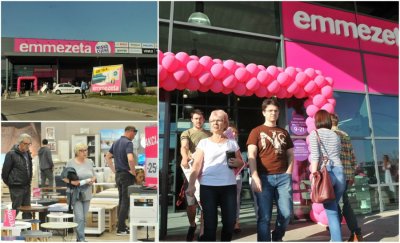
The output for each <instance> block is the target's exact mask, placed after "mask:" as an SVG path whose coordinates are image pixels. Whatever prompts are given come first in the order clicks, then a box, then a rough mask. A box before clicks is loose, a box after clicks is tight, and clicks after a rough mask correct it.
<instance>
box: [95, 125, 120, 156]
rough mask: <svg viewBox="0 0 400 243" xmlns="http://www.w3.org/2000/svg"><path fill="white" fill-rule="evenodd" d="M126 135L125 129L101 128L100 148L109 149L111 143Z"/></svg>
mask: <svg viewBox="0 0 400 243" xmlns="http://www.w3.org/2000/svg"><path fill="white" fill-rule="evenodd" d="M122 135H124V129H101V130H100V148H101V150H106V151H108V150H109V149H110V148H111V145H112V144H113V143H114V141H116V140H117V139H119V138H120V137H121V136H122Z"/></svg>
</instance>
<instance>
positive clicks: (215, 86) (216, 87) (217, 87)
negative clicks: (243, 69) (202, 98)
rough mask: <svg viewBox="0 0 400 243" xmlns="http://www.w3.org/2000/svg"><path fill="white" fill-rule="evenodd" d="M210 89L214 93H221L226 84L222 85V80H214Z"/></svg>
mask: <svg viewBox="0 0 400 243" xmlns="http://www.w3.org/2000/svg"><path fill="white" fill-rule="evenodd" d="M210 89H211V91H212V92H214V93H221V92H222V90H223V89H224V86H223V85H222V83H221V81H219V80H214V82H213V83H212V84H211V86H210Z"/></svg>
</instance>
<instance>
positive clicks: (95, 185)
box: [93, 182, 116, 194]
mask: <svg viewBox="0 0 400 243" xmlns="http://www.w3.org/2000/svg"><path fill="white" fill-rule="evenodd" d="M104 186H112V187H115V186H116V184H115V183H114V182H101V183H93V194H96V193H97V188H100V191H103V190H104Z"/></svg>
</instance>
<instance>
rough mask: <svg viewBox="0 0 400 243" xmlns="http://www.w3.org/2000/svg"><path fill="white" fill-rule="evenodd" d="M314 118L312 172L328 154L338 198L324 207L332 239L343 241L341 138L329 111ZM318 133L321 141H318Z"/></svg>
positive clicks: (344, 180)
mask: <svg viewBox="0 0 400 243" xmlns="http://www.w3.org/2000/svg"><path fill="white" fill-rule="evenodd" d="M314 119H315V127H316V128H317V130H316V131H312V132H311V134H310V149H311V161H310V162H311V174H313V173H314V172H315V171H317V169H318V166H320V165H321V162H320V161H322V158H321V156H327V157H328V158H329V161H328V163H327V170H328V172H329V176H330V179H331V182H332V185H333V189H334V191H335V196H336V199H335V200H332V201H330V202H326V203H324V208H325V212H326V215H327V217H328V224H329V232H330V234H331V241H342V230H341V226H340V222H339V209H338V205H339V201H340V199H341V198H342V195H343V192H344V190H345V187H346V179H345V176H344V173H343V165H342V162H341V161H340V150H341V144H340V138H339V136H338V135H337V134H336V133H335V132H334V131H332V130H331V128H332V121H331V118H330V114H329V113H328V112H327V111H325V110H319V111H317V113H316V114H315V117H314ZM318 135H319V138H320V143H318ZM311 183H314V180H312V179H311Z"/></svg>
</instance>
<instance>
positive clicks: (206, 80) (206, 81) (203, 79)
mask: <svg viewBox="0 0 400 243" xmlns="http://www.w3.org/2000/svg"><path fill="white" fill-rule="evenodd" d="M213 81H214V78H213V76H212V74H211V73H210V72H207V71H203V72H202V73H200V75H199V82H200V84H201V85H202V86H206V87H208V86H210V85H211V84H212V82H213Z"/></svg>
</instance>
